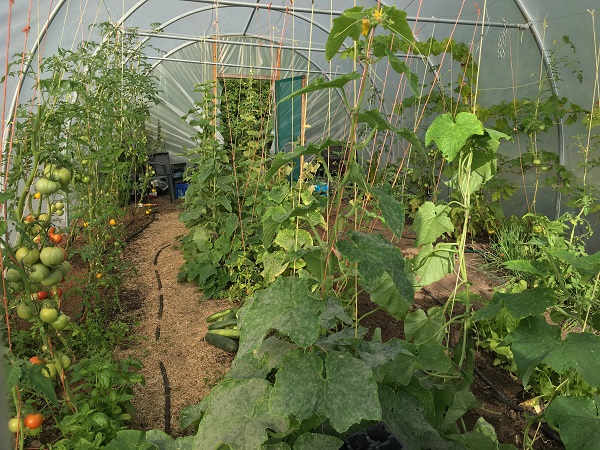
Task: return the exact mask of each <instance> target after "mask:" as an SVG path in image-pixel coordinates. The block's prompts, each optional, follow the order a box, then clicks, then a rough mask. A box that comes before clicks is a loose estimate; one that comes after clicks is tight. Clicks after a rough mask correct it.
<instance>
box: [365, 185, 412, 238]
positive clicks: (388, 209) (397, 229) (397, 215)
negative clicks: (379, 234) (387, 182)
mask: <svg viewBox="0 0 600 450" xmlns="http://www.w3.org/2000/svg"><path fill="white" fill-rule="evenodd" d="M372 192H373V193H374V194H375V196H376V197H377V199H378V200H379V208H380V209H381V214H382V215H383V218H384V219H385V223H386V225H387V226H388V227H390V230H392V233H394V235H395V236H396V237H397V238H398V239H401V238H402V233H403V232H404V218H405V209H404V205H403V204H402V203H400V202H399V201H397V200H396V199H395V198H393V197H392V196H391V195H388V194H387V193H386V192H385V191H384V190H383V189H381V188H373V189H372Z"/></svg>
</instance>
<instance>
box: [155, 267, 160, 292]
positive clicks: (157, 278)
mask: <svg viewBox="0 0 600 450" xmlns="http://www.w3.org/2000/svg"><path fill="white" fill-rule="evenodd" d="M154 273H155V274H156V283H157V284H158V289H159V290H160V289H162V283H161V281H160V274H159V273H158V270H156V269H155V270H154Z"/></svg>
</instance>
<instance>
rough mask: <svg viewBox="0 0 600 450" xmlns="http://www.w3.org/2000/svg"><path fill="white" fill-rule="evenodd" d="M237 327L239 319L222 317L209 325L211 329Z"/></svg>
mask: <svg viewBox="0 0 600 450" xmlns="http://www.w3.org/2000/svg"><path fill="white" fill-rule="evenodd" d="M233 327H237V319H235V318H234V319H221V320H217V321H216V322H213V323H211V324H210V325H209V326H208V329H209V330H219V329H221V328H233Z"/></svg>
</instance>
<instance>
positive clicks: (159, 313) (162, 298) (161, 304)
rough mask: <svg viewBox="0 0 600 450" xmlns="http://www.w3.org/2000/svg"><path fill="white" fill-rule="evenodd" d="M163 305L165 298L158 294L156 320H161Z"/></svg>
mask: <svg viewBox="0 0 600 450" xmlns="http://www.w3.org/2000/svg"><path fill="white" fill-rule="evenodd" d="M164 305H165V297H164V296H163V295H162V294H160V295H159V296H158V320H160V319H162V316H163V309H164Z"/></svg>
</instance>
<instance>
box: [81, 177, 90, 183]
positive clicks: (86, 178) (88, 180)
mask: <svg viewBox="0 0 600 450" xmlns="http://www.w3.org/2000/svg"><path fill="white" fill-rule="evenodd" d="M81 181H83V182H84V183H85V184H88V183H89V182H90V181H92V178H91V177H90V176H89V175H84V176H83V177H82V178H81Z"/></svg>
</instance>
